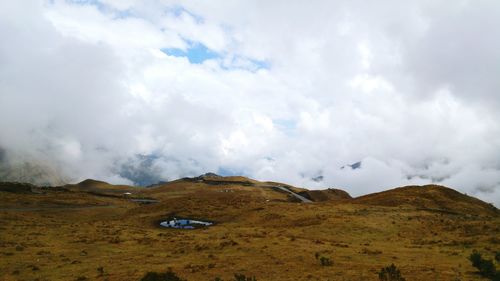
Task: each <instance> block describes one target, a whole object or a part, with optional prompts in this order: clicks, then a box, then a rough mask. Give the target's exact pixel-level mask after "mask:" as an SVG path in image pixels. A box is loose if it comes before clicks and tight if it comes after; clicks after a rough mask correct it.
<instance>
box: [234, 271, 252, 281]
mask: <svg viewBox="0 0 500 281" xmlns="http://www.w3.org/2000/svg"><path fill="white" fill-rule="evenodd" d="M234 281H257V279H255V276H252V277H250V276H248V277H247V276H245V275H244V274H238V273H236V274H234Z"/></svg>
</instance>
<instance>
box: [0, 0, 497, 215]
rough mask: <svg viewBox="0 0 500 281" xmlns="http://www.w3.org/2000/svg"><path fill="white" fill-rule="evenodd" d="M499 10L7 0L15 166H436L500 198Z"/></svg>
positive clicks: (160, 171) (1, 25)
mask: <svg viewBox="0 0 500 281" xmlns="http://www.w3.org/2000/svg"><path fill="white" fill-rule="evenodd" d="M498 26H500V2H499V1H494V0H491V1H487V0H485V1H413V2H412V3H408V2H402V1H373V2H367V1H309V2H308V3H307V4H306V3H304V2H303V1H222V0H214V1H190V0H187V1H170V0H165V1H162V0H155V1H134V0H127V1H121V0H102V1H97V0H96V1H94V0H92V1H90V0H89V1H84V0H81V1H78V0H73V1H59V0H53V1H36V0H33V1H2V2H1V3H0V38H1V42H2V43H0V180H18V181H31V182H35V183H46V184H59V183H60V182H76V181H80V180H82V179H85V178H94V179H99V180H104V181H108V182H111V183H115V184H118V183H128V184H143V185H146V184H148V183H153V182H155V181H160V180H169V179H175V178H180V177H184V176H195V175H199V174H202V173H205V172H210V171H211V172H216V173H218V174H224V175H231V174H242V175H246V176H249V177H252V178H256V179H260V180H273V181H282V182H287V183H290V184H294V185H298V186H306V187H309V188H326V187H334V186H336V187H342V188H344V189H345V190H347V191H349V193H351V194H352V195H354V196H356V195H361V194H365V193H369V192H375V191H380V190H383V189H387V188H389V187H395V186H401V185H409V184H424V183H431V182H434V183H439V184H441V185H446V186H450V187H453V188H456V189H458V190H460V191H462V192H466V193H468V194H470V195H474V196H477V197H479V198H480V199H483V200H485V201H487V202H493V203H495V205H497V206H500V125H499V124H500V113H499V111H498V108H500V79H499V74H500V29H499V28H498ZM357 163H359V167H358V165H356V168H352V165H353V164H357ZM342 167H346V168H342Z"/></svg>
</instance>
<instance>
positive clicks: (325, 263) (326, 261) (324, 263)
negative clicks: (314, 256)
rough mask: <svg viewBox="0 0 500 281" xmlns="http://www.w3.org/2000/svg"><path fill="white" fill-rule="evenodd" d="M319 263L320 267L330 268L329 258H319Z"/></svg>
mask: <svg viewBox="0 0 500 281" xmlns="http://www.w3.org/2000/svg"><path fill="white" fill-rule="evenodd" d="M319 262H320V264H321V266H331V265H332V264H333V262H332V261H331V260H330V258H327V257H320V258H319Z"/></svg>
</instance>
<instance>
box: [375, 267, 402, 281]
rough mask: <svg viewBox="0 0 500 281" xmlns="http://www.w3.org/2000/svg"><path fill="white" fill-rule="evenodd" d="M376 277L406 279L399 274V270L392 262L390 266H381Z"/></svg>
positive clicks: (394, 280)
mask: <svg viewBox="0 0 500 281" xmlns="http://www.w3.org/2000/svg"><path fill="white" fill-rule="evenodd" d="M378 279H379V280H380V281H405V280H406V279H404V278H403V276H401V272H400V271H399V269H398V268H397V267H396V266H395V265H394V264H391V266H388V267H384V268H382V269H381V270H380V272H379V273H378Z"/></svg>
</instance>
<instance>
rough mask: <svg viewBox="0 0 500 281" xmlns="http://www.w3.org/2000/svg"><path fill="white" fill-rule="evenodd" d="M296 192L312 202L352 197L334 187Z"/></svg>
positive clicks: (342, 199) (341, 199) (343, 199)
mask: <svg viewBox="0 0 500 281" xmlns="http://www.w3.org/2000/svg"><path fill="white" fill-rule="evenodd" d="M298 194H299V195H302V196H304V197H305V198H307V199H310V200H312V201H314V202H324V201H346V200H351V199H352V197H351V195H349V193H347V192H346V191H344V190H341V189H336V188H328V189H324V190H305V191H301V192H298Z"/></svg>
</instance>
